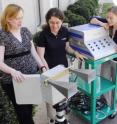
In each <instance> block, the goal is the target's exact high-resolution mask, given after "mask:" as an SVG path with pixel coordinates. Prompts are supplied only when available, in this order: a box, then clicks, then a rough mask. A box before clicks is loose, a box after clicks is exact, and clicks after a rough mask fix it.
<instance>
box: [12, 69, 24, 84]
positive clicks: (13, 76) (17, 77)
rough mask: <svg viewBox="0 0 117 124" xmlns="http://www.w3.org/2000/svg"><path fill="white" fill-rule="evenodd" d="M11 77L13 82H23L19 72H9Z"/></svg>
mask: <svg viewBox="0 0 117 124" xmlns="http://www.w3.org/2000/svg"><path fill="white" fill-rule="evenodd" d="M11 76H12V78H13V79H14V80H15V81H17V82H19V83H20V82H22V81H23V80H25V77H24V75H23V73H21V72H20V71H17V70H14V69H13V70H12V71H11Z"/></svg>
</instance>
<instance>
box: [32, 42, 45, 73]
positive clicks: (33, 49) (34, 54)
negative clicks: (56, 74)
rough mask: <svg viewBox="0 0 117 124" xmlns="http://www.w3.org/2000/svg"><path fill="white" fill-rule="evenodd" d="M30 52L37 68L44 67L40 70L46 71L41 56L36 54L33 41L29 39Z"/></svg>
mask: <svg viewBox="0 0 117 124" xmlns="http://www.w3.org/2000/svg"><path fill="white" fill-rule="evenodd" d="M31 54H32V56H33V57H34V59H35V60H36V62H37V64H38V66H39V68H41V67H44V68H43V69H42V70H43V71H46V66H45V65H44V63H43V61H42V59H41V57H40V56H39V55H38V54H37V51H36V49H35V46H34V43H33V42H32V41H31Z"/></svg>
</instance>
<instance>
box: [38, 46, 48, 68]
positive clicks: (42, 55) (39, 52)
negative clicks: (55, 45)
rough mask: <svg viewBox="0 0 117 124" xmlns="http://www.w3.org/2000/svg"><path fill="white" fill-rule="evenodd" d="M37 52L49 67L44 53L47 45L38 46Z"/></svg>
mask: <svg viewBox="0 0 117 124" xmlns="http://www.w3.org/2000/svg"><path fill="white" fill-rule="evenodd" d="M37 53H38V55H39V56H40V58H41V60H42V62H43V63H44V65H45V66H46V68H47V69H49V67H48V64H47V62H46V60H45V58H44V54H45V47H37Z"/></svg>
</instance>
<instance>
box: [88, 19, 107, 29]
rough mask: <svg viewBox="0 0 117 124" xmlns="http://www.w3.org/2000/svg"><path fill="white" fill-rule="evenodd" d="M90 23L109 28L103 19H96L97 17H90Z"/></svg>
mask: <svg viewBox="0 0 117 124" xmlns="http://www.w3.org/2000/svg"><path fill="white" fill-rule="evenodd" d="M90 23H91V24H96V25H100V26H102V27H104V28H105V29H107V30H108V29H109V25H108V23H107V22H106V21H103V20H101V19H97V18H92V19H91V21H90Z"/></svg>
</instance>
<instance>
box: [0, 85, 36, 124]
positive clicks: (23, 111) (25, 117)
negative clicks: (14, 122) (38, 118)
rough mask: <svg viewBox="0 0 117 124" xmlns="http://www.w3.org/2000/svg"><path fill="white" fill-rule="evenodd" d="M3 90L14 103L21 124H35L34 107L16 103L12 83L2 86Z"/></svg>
mask: <svg viewBox="0 0 117 124" xmlns="http://www.w3.org/2000/svg"><path fill="white" fill-rule="evenodd" d="M2 88H3V90H4V91H5V93H6V94H7V95H8V97H9V98H10V100H11V101H12V103H13V106H14V108H15V111H16V114H17V118H18V121H19V124H34V122H33V119H32V105H18V104H17V103H16V100H15V94H14V89H13V84H12V83H11V84H2Z"/></svg>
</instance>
